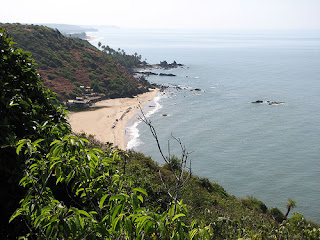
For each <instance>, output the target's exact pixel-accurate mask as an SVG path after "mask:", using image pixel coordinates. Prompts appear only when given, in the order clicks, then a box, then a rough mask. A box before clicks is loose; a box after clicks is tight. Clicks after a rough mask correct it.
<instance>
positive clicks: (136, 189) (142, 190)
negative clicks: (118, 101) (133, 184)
mask: <svg viewBox="0 0 320 240" xmlns="http://www.w3.org/2000/svg"><path fill="white" fill-rule="evenodd" d="M133 192H141V193H143V194H144V195H146V196H148V193H147V192H146V190H144V189H143V188H134V189H133Z"/></svg>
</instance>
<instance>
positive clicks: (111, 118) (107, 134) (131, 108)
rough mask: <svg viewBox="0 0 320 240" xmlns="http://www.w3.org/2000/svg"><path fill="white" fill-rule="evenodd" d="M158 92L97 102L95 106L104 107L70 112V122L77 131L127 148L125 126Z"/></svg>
mask: <svg viewBox="0 0 320 240" xmlns="http://www.w3.org/2000/svg"><path fill="white" fill-rule="evenodd" d="M157 94H158V91H157V90H153V89H152V90H151V91H150V92H147V93H143V94H140V95H138V96H135V97H134V98H117V99H108V100H103V101H100V102H97V103H95V104H94V105H93V107H102V108H101V109H96V110H93V111H82V112H70V113H69V123H70V124H71V128H72V131H73V132H75V133H80V132H85V133H87V134H93V135H95V137H96V139H97V140H99V141H101V142H103V143H106V142H112V143H113V144H114V145H116V146H118V147H119V148H120V149H122V150H125V149H126V146H127V143H126V141H125V127H126V123H127V122H128V120H129V119H131V118H133V117H134V116H135V115H136V114H137V113H138V112H139V111H140V109H139V107H138V105H139V104H140V105H141V108H143V106H144V105H145V104H147V103H148V102H149V101H151V100H152V99H154V98H155V97H156V96H157Z"/></svg>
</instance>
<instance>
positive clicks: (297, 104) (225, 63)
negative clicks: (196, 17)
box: [89, 27, 320, 222]
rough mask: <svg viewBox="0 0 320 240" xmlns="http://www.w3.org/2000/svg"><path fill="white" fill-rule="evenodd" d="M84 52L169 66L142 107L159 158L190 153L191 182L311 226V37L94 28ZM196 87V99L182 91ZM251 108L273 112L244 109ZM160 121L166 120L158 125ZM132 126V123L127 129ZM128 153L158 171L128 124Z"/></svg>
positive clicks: (316, 215) (318, 130) (316, 120)
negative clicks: (163, 88) (289, 208)
mask: <svg viewBox="0 0 320 240" xmlns="http://www.w3.org/2000/svg"><path fill="white" fill-rule="evenodd" d="M89 35H92V36H99V37H101V38H100V39H99V40H95V41H93V42H92V43H93V44H94V45H97V43H98V41H100V42H101V43H102V44H103V45H109V46H110V47H112V48H115V49H118V48H121V49H124V50H125V51H126V52H127V53H130V54H133V53H135V52H137V53H138V54H141V55H142V57H143V60H144V59H145V58H146V59H147V62H149V63H159V62H160V61H163V60H166V61H167V62H168V63H171V62H173V61H174V60H175V61H176V62H177V63H183V64H184V65H185V67H184V68H177V69H173V70H170V71H169V72H168V71H164V70H153V71H154V72H158V73H159V72H166V73H173V74H175V75H177V76H176V77H160V76H152V77H149V78H148V80H149V81H150V82H153V83H159V84H169V83H170V84H173V85H178V86H180V87H183V88H184V89H182V90H176V89H175V88H170V89H169V90H168V91H167V92H166V94H165V95H164V96H162V97H159V98H157V99H156V101H155V103H150V104H149V106H151V105H154V106H155V107H151V108H150V109H153V114H149V115H150V116H149V119H150V120H151V121H152V123H153V125H154V127H155V128H156V130H157V133H158V136H159V138H160V141H161V143H162V146H163V148H164V149H166V148H167V144H168V142H167V141H168V140H170V144H171V147H170V149H171V154H177V155H178V154H179V151H178V150H179V146H178V145H177V144H175V141H174V140H173V139H172V138H171V134H173V135H174V136H176V137H178V138H180V139H181V141H182V142H183V144H184V145H185V146H186V148H187V150H188V151H189V152H192V154H191V155H190V159H191V160H192V170H193V173H194V174H196V175H198V176H200V177H207V178H209V179H210V180H211V181H215V182H218V183H220V184H221V185H222V186H223V187H224V188H225V189H226V190H227V191H228V192H229V193H230V194H234V195H236V196H237V197H246V196H247V195H249V196H253V197H256V198H258V199H260V200H261V201H263V202H264V203H266V205H267V206H268V207H269V208H272V207H278V208H279V209H280V210H282V211H283V212H285V210H286V208H285V207H286V202H287V199H288V198H292V199H294V200H295V201H296V203H297V208H296V209H294V211H297V212H300V213H302V214H303V215H304V216H305V217H306V218H308V219H310V220H314V221H316V222H320V107H319V106H320V67H319V66H320V31H311V30H310V31H280V30H279V31H274V32H273V31H222V30H221V31H204V30H202V31H196V30H195V31H190V30H188V31H183V30H178V31H177V30H141V29H140V30H137V29H119V28H103V27H101V28H100V29H99V32H95V33H89ZM195 88H200V89H201V90H202V91H190V90H192V89H195ZM256 100H263V101H268V100H269V101H278V102H284V104H281V105H268V104H267V103H266V102H264V103H262V104H252V103H251V102H254V101H256ZM163 114H165V115H167V116H163ZM131 124H132V123H131ZM130 131H131V133H132V134H134V135H135V138H133V140H132V141H131V142H129V147H131V148H133V149H134V150H137V151H141V152H143V153H145V154H146V155H147V156H152V158H153V159H154V160H156V161H158V162H159V163H161V164H162V163H163V161H162V159H161V157H160V154H159V152H158V150H157V147H156V144H155V141H154V139H153V138H152V135H151V133H150V132H149V129H148V127H147V126H146V125H145V124H142V123H140V124H135V125H134V126H131V127H129V128H128V132H130Z"/></svg>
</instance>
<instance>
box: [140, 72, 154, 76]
mask: <svg viewBox="0 0 320 240" xmlns="http://www.w3.org/2000/svg"><path fill="white" fill-rule="evenodd" d="M135 73H138V74H145V75H147V76H149V75H158V73H154V72H135Z"/></svg>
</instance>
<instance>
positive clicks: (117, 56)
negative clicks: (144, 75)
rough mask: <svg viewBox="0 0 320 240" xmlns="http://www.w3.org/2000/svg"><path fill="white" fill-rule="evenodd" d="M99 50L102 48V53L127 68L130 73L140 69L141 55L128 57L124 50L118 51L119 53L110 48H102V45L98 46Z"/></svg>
mask: <svg viewBox="0 0 320 240" xmlns="http://www.w3.org/2000/svg"><path fill="white" fill-rule="evenodd" d="M98 46H99V48H100V47H101V49H102V51H103V52H104V53H105V54H107V55H108V56H110V57H112V59H114V60H115V61H116V62H118V63H119V64H121V66H123V67H125V68H126V70H128V71H129V72H131V73H132V72H133V69H134V68H137V67H140V66H141V64H142V62H141V55H138V54H137V53H135V54H134V55H128V54H126V52H125V51H124V50H123V49H120V48H119V49H118V51H116V50H114V49H112V48H110V47H109V46H104V45H103V46H101V43H99V44H98Z"/></svg>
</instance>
